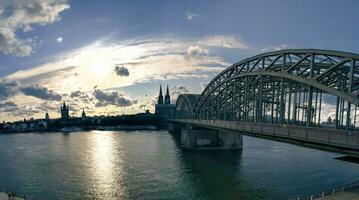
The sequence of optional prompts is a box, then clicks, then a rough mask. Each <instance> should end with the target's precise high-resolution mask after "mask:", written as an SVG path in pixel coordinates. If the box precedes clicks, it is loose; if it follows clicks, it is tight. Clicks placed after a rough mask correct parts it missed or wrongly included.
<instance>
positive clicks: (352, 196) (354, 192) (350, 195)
mask: <svg viewBox="0 0 359 200" xmlns="http://www.w3.org/2000/svg"><path fill="white" fill-rule="evenodd" d="M319 199H323V200H359V187H355V188H351V189H348V190H345V191H342V192H338V193H335V194H333V195H330V196H325V197H323V198H317V199H316V200H319Z"/></svg>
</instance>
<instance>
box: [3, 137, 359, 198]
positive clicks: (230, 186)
mask: <svg viewBox="0 0 359 200" xmlns="http://www.w3.org/2000/svg"><path fill="white" fill-rule="evenodd" d="M338 156H341V155H340V154H335V153H329V152H324V151H319V150H314V149H309V148H305V147H299V146H295V145H291V144H286V143H280V142H275V141H270V140H264V139H259V138H251V137H244V139H243V150H242V151H185V150H182V149H181V148H179V146H178V143H177V142H176V140H175V139H174V137H173V136H172V135H170V134H169V133H168V132H166V131H113V132H112V131H91V132H77V133H67V134H65V133H41V134H40V133H27V134H9V135H0V191H16V192H17V193H20V194H26V195H27V196H28V197H33V198H35V197H36V199H38V200H39V199H136V200H137V199H288V198H293V197H296V196H297V195H309V194H310V193H312V192H316V193H319V192H321V191H323V190H327V189H330V188H332V187H335V186H337V185H342V184H346V183H351V182H354V181H359V165H358V164H354V163H349V162H344V161H340V160H337V159H333V158H336V157H338Z"/></svg>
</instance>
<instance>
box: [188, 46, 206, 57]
mask: <svg viewBox="0 0 359 200" xmlns="http://www.w3.org/2000/svg"><path fill="white" fill-rule="evenodd" d="M208 53H209V51H208V49H206V48H202V47H200V46H190V47H189V48H188V49H187V55H188V56H199V55H208Z"/></svg>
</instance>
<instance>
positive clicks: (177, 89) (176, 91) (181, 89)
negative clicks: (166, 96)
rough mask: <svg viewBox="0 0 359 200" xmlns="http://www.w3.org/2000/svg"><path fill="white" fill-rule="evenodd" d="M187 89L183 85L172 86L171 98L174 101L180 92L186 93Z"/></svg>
mask: <svg viewBox="0 0 359 200" xmlns="http://www.w3.org/2000/svg"><path fill="white" fill-rule="evenodd" d="M187 93H189V90H188V89H187V88H186V87H185V86H174V87H173V88H172V89H171V98H172V100H173V102H175V101H176V100H177V98H178V96H179V95H180V94H187Z"/></svg>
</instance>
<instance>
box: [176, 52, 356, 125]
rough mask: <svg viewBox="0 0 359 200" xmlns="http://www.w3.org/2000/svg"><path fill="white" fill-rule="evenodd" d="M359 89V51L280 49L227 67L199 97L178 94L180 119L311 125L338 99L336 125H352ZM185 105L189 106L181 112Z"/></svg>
mask: <svg viewBox="0 0 359 200" xmlns="http://www.w3.org/2000/svg"><path fill="white" fill-rule="evenodd" d="M358 94H359V55H357V54H351V53H345V52H338V51H328V50H317V49H291V50H280V51H274V52H269V53H264V54H260V55H257V56H254V57H251V58H247V59H245V60H243V61H241V62H238V63H236V64H234V65H232V66H230V67H228V68H227V69H225V70H224V71H223V72H221V73H220V74H218V75H217V76H216V77H215V78H214V79H213V80H212V81H211V82H210V83H209V84H208V85H207V87H206V88H205V89H204V91H203V92H202V94H201V95H200V96H197V97H194V96H193V95H192V96H191V95H190V96H186V95H182V96H180V97H179V98H178V101H177V106H178V107H177V108H176V111H177V112H176V118H177V117H180V118H181V119H184V118H187V119H188V118H193V119H206V120H231V121H240V122H252V123H277V124H295V125H300V126H307V127H313V126H320V125H321V118H322V117H327V116H323V110H322V108H323V104H325V105H327V104H329V103H327V101H329V100H328V99H330V98H331V99H333V98H334V99H335V103H334V105H333V106H335V119H334V122H335V128H337V129H352V128H355V127H356V125H357V124H356V110H357V106H359V98H358ZM189 98H191V99H189ZM185 110H187V111H188V110H189V111H188V112H187V111H186V112H185V114H183V113H182V114H179V113H181V112H182V111H183V112H184V111H185ZM180 115H181V116H180Z"/></svg>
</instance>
